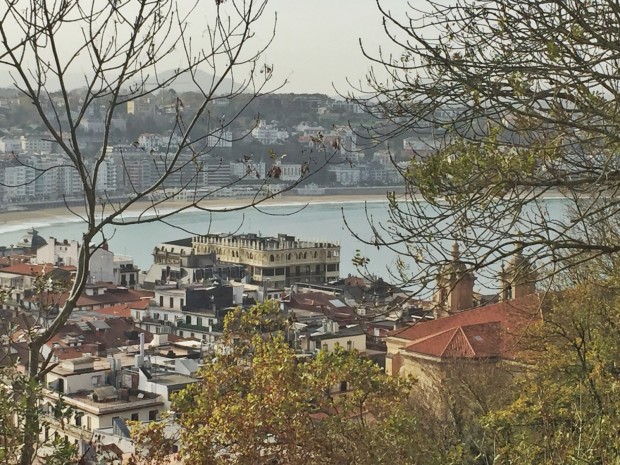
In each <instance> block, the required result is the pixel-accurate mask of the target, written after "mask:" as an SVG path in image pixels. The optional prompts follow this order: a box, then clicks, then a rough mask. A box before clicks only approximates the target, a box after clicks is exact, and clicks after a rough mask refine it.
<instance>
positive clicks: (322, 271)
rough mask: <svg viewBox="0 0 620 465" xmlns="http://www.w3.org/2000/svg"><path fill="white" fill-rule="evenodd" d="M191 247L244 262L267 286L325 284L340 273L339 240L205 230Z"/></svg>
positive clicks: (193, 239)
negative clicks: (223, 232)
mask: <svg viewBox="0 0 620 465" xmlns="http://www.w3.org/2000/svg"><path fill="white" fill-rule="evenodd" d="M192 250H193V251H194V252H195V253H197V254H209V253H215V254H216V255H217V257H218V258H219V259H220V260H225V261H227V262H231V263H238V264H242V265H244V266H245V267H246V271H247V273H248V274H249V276H251V279H252V281H253V282H254V283H257V284H261V285H263V286H265V287H267V286H270V287H273V288H277V287H288V286H291V285H293V284H295V283H297V282H301V283H314V284H323V283H325V282H328V281H331V280H334V279H337V278H338V277H339V273H340V244H339V243H338V242H318V241H303V240H300V239H297V238H296V237H295V236H289V235H286V234H278V236H277V237H265V236H259V235H257V234H237V235H231V234H206V235H203V236H194V237H193V238H192Z"/></svg>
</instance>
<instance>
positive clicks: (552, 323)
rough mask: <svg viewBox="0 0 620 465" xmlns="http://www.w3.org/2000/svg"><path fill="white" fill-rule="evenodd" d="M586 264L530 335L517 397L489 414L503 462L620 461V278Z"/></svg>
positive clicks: (488, 420)
mask: <svg viewBox="0 0 620 465" xmlns="http://www.w3.org/2000/svg"><path fill="white" fill-rule="evenodd" d="M581 268H582V269H581V270H579V271H582V272H583V271H585V270H583V267H581ZM587 268H589V269H588V271H587V272H586V273H585V274H584V273H571V274H572V277H571V281H572V282H569V283H565V284H567V285H568V284H571V286H570V288H567V289H565V290H564V291H563V292H562V293H561V294H558V295H556V297H555V303H554V305H553V308H552V310H551V311H549V312H548V313H546V315H545V321H544V323H543V324H542V325H539V326H538V327H536V328H533V329H532V331H531V334H529V335H528V338H527V340H528V343H527V344H526V346H528V350H527V357H528V359H529V360H528V361H529V363H530V368H529V369H528V370H525V371H523V372H521V374H520V376H518V377H517V378H516V379H515V382H516V386H515V387H516V392H518V393H519V394H518V396H517V398H516V399H515V400H514V402H512V403H510V404H509V405H507V406H506V407H504V408H499V409H497V410H495V411H493V412H491V413H490V414H489V415H488V417H487V418H486V423H487V428H488V431H489V432H490V433H492V434H493V436H494V443H495V445H496V448H497V449H496V451H497V458H496V463H498V464H507V463H543V464H552V463H553V464H555V463H601V464H602V463H618V461H619V460H620V448H619V447H618V444H620V437H619V435H618V434H619V433H618V429H617V427H616V425H617V424H618V422H619V421H620V402H619V401H618V394H617V393H618V389H619V388H620V379H619V378H618V374H619V372H618V368H617V354H618V350H620V345H619V341H620V338H619V336H620V327H619V326H618V318H619V317H620V287H619V284H620V280H619V279H618V275H617V273H616V274H615V275H614V276H607V277H601V274H600V272H599V273H592V263H590V264H589V265H588V266H587ZM599 271H600V268H599Z"/></svg>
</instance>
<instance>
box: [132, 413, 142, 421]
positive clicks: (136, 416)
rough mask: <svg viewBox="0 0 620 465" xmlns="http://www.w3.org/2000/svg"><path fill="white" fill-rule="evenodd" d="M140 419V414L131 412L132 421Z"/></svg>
mask: <svg viewBox="0 0 620 465" xmlns="http://www.w3.org/2000/svg"><path fill="white" fill-rule="evenodd" d="M138 420H140V415H139V414H137V413H132V414H131V421H138Z"/></svg>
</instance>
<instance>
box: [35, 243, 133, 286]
mask: <svg viewBox="0 0 620 465" xmlns="http://www.w3.org/2000/svg"><path fill="white" fill-rule="evenodd" d="M79 256H80V244H79V242H77V241H73V240H67V239H64V240H62V241H61V240H58V239H56V238H54V237H50V238H49V240H48V241H47V243H46V244H45V245H43V246H42V247H40V248H39V249H37V257H36V262H37V263H53V264H54V265H56V266H78V264H79ZM139 273H140V269H139V268H137V267H135V266H134V264H133V258H131V257H129V256H126V255H115V254H114V252H112V251H111V250H108V244H107V243H104V244H103V246H102V247H99V248H93V249H92V250H91V253H90V261H89V282H91V283H97V282H105V283H112V284H114V285H117V286H124V287H129V288H132V289H133V288H135V287H136V285H137V284H138V275H139Z"/></svg>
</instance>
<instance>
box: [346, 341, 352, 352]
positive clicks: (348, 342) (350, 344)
mask: <svg viewBox="0 0 620 465" xmlns="http://www.w3.org/2000/svg"><path fill="white" fill-rule="evenodd" d="M352 349H353V341H347V350H352Z"/></svg>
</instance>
